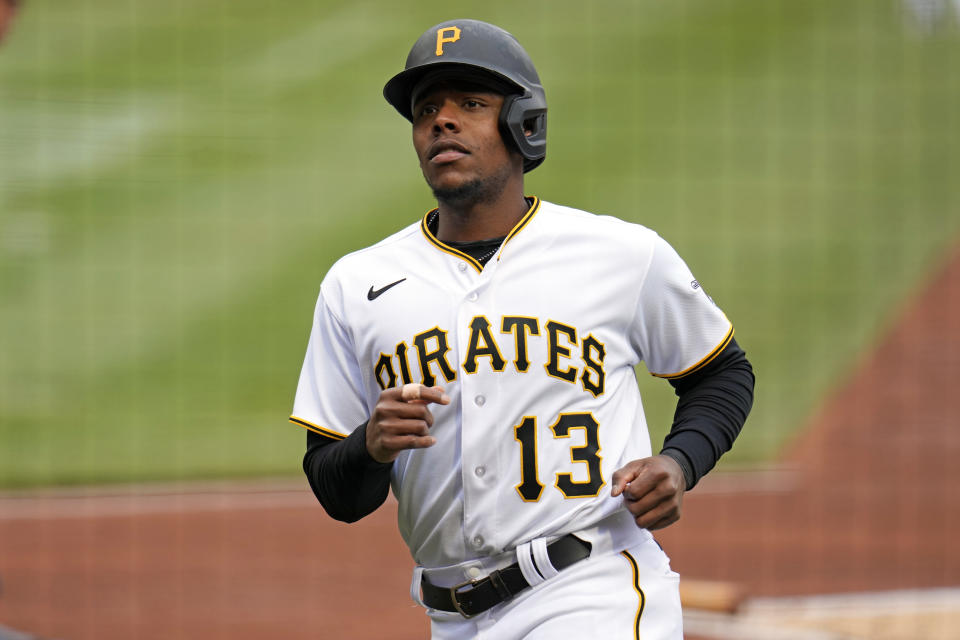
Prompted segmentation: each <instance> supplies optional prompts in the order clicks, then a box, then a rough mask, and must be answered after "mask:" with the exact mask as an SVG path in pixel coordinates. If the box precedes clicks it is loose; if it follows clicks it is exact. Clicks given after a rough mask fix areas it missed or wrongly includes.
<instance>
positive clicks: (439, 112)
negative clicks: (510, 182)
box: [413, 86, 522, 197]
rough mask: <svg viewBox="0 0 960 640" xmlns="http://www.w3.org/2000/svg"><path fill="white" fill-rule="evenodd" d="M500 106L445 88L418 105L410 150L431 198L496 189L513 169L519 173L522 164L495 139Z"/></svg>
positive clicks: (481, 95) (489, 97) (498, 100)
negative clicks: (485, 187)
mask: <svg viewBox="0 0 960 640" xmlns="http://www.w3.org/2000/svg"><path fill="white" fill-rule="evenodd" d="M501 106H503V96H502V95H500V94H497V93H489V92H485V91H482V90H479V91H476V90H464V89H457V88H453V87H447V86H441V87H438V88H435V89H432V90H430V91H428V92H427V93H426V94H425V95H423V96H422V97H421V98H420V99H418V100H417V103H416V104H415V105H414V107H413V146H414V148H415V149H416V151H417V157H418V158H419V159H420V169H421V170H422V171H423V177H424V178H426V180H427V184H428V185H430V188H431V189H433V191H434V193H435V194H442V193H455V192H458V191H459V192H463V190H464V189H468V188H469V187H470V186H471V185H479V184H481V183H491V182H493V183H497V184H500V183H503V182H505V176H508V175H509V174H510V173H511V172H513V171H514V170H516V168H517V167H519V168H520V170H521V171H522V159H521V158H520V157H519V155H518V154H511V153H510V152H509V151H508V150H507V147H506V145H504V143H503V138H502V137H501V136H500V130H499V127H498V119H499V116H500V107H501ZM513 156H517V157H516V158H515V157H513ZM514 165H516V167H515V166H514ZM438 197H440V196H439V195H438Z"/></svg>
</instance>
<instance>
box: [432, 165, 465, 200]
mask: <svg viewBox="0 0 960 640" xmlns="http://www.w3.org/2000/svg"><path fill="white" fill-rule="evenodd" d="M424 177H425V178H426V179H427V185H428V186H429V187H430V189H432V190H433V195H434V196H435V197H436V198H437V199H438V200H461V199H463V198H464V197H465V196H469V195H471V194H472V193H473V192H474V191H476V188H477V187H476V185H477V182H478V181H477V179H476V177H475V176H473V175H471V174H468V173H467V172H464V171H458V170H453V169H451V170H449V171H442V172H438V173H430V174H429V175H427V174H426V173H425V174H424Z"/></svg>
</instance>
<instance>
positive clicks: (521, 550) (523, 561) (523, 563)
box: [517, 538, 544, 587]
mask: <svg viewBox="0 0 960 640" xmlns="http://www.w3.org/2000/svg"><path fill="white" fill-rule="evenodd" d="M540 539H541V540H542V538H540ZM517 564H519V565H520V572H521V573H522V574H523V577H524V578H526V580H527V582H529V583H530V586H531V587H534V586H536V585H538V584H540V583H541V582H543V580H544V578H543V576H542V575H540V573H539V572H538V571H537V567H536V565H535V564H534V563H533V556H532V555H531V551H530V543H529V542H524V543H523V544H521V545H520V546H519V547H517Z"/></svg>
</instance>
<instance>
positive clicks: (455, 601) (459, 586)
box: [450, 579, 481, 620]
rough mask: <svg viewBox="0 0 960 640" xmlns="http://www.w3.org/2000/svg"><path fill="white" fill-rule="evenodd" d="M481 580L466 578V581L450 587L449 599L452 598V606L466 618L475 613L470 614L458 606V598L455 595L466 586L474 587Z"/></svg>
mask: <svg viewBox="0 0 960 640" xmlns="http://www.w3.org/2000/svg"><path fill="white" fill-rule="evenodd" d="M480 581H481V580H479V579H478V580H467V581H466V582H461V583H460V584H457V585H454V586H452V587H450V599H451V600H453V608H454V609H456V610H457V613H459V614H460V615H462V616H463V617H464V618H467V619H468V620H469V619H470V618H472V617H473V616H474V615H476V614H470V613H467V612H466V611H464V610H463V607H461V606H460V599H459V598H458V597H457V596H458V595H459V594H460V592H461V591H462V590H463V589H464V588H466V587H475V586H477V583H479V582H480Z"/></svg>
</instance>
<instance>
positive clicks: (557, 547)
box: [420, 533, 591, 618]
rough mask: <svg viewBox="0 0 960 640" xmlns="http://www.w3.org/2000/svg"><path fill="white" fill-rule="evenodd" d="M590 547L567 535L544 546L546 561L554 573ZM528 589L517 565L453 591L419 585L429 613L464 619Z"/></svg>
mask: <svg viewBox="0 0 960 640" xmlns="http://www.w3.org/2000/svg"><path fill="white" fill-rule="evenodd" d="M590 548H591V544H590V543H589V542H586V541H584V540H581V539H580V538H577V537H576V536H574V535H573V534H569V533H568V534H567V535H565V536H563V537H562V538H560V539H559V540H555V541H553V542H552V543H550V544H549V545H547V557H549V558H550V564H552V565H553V566H554V568H555V569H556V570H557V571H563V570H564V569H566V568H567V567H569V566H570V565H572V564H574V563H576V562H580V561H581V560H583V559H584V558H586V557H587V556H589V555H590ZM529 586H530V583H529V582H527V579H526V578H524V577H523V572H522V571H521V570H520V564H519V563H517V562H514V563H513V564H512V565H510V566H509V567H504V568H503V569H500V570H498V571H494V572H493V573H491V574H490V575H488V576H487V577H486V578H482V579H480V580H470V581H469V582H464V583H462V584H458V585H455V586H453V587H438V586H436V585H433V584H430V581H429V580H427V577H426V576H423V579H422V580H421V581H420V589H421V591H422V593H423V603H424V604H425V605H427V606H428V607H430V608H431V609H439V610H441V611H456V612H457V613H459V614H460V615H462V616H463V617H464V618H472V617H473V616H475V615H477V614H479V613H483V612H484V611H486V610H487V609H489V608H491V607H493V606H495V605H498V604H500V603H501V602H504V601H505V600H509V599H510V598H512V597H513V596H515V595H517V594H518V593H520V592H521V591H523V590H524V589H526V588H527V587H529Z"/></svg>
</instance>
